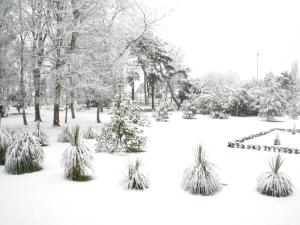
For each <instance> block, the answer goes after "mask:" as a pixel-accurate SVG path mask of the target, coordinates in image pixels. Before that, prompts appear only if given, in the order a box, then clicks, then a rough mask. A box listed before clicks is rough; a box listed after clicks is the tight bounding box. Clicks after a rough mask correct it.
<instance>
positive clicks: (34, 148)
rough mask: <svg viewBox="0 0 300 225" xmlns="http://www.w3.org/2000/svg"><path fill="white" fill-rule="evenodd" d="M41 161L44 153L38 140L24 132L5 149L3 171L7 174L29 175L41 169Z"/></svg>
mask: <svg viewBox="0 0 300 225" xmlns="http://www.w3.org/2000/svg"><path fill="white" fill-rule="evenodd" d="M43 160H44V151H43V149H42V148H41V145H40V143H39V140H38V138H37V137H36V136H34V135H32V134H31V133H29V132H24V133H23V135H22V136H21V137H20V138H19V139H17V140H15V141H14V142H13V143H12V144H11V145H10V146H9V148H8V149H7V152H6V160H5V170H6V172H7V173H9V174H22V173H31V172H34V171H38V170H40V169H41V168H42V167H41V164H42V162H43Z"/></svg>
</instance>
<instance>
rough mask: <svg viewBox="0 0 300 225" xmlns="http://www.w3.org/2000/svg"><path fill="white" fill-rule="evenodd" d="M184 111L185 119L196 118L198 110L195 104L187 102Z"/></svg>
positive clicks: (183, 107) (184, 104)
mask: <svg viewBox="0 0 300 225" xmlns="http://www.w3.org/2000/svg"><path fill="white" fill-rule="evenodd" d="M182 109H183V118H185V119H194V118H195V115H196V112H197V108H196V106H195V105H194V104H192V102H190V101H189V100H187V101H185V102H184V103H183V106H182Z"/></svg>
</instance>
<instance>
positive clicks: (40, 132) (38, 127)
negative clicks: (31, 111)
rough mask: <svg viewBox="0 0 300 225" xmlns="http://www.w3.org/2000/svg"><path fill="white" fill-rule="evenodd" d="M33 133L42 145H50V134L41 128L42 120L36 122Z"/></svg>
mask: <svg viewBox="0 0 300 225" xmlns="http://www.w3.org/2000/svg"><path fill="white" fill-rule="evenodd" d="M33 135H34V136H36V137H37V138H38V140H39V142H40V145H41V146H42V147H43V146H48V145H49V142H48V136H47V134H46V133H45V132H44V131H43V130H42V129H41V124H40V122H37V124H36V130H35V131H34V132H33Z"/></svg>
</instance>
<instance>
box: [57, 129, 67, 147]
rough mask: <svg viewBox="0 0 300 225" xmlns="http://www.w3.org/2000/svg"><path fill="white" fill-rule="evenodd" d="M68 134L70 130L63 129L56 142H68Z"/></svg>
mask: <svg viewBox="0 0 300 225" xmlns="http://www.w3.org/2000/svg"><path fill="white" fill-rule="evenodd" d="M69 133H70V129H69V128H68V127H66V128H64V129H63V130H62V132H61V133H60V134H59V135H58V137H57V141H58V142H63V143H67V142H69V138H68V134H69Z"/></svg>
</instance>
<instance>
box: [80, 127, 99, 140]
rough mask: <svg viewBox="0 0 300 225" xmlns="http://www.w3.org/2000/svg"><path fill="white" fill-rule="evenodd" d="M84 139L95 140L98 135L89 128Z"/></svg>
mask: <svg viewBox="0 0 300 225" xmlns="http://www.w3.org/2000/svg"><path fill="white" fill-rule="evenodd" d="M83 137H84V138H85V139H95V138H96V137H97V134H96V133H95V132H94V130H93V128H91V127H89V128H88V129H87V130H86V131H85V132H84V135H83Z"/></svg>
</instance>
